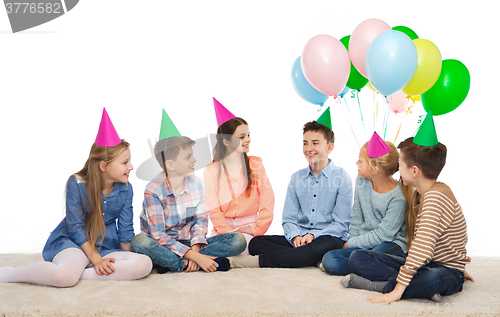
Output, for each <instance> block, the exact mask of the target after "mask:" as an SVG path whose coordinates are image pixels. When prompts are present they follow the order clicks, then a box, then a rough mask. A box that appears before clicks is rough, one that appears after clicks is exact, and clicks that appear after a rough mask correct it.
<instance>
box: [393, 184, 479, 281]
mask: <svg viewBox="0 0 500 317" xmlns="http://www.w3.org/2000/svg"><path fill="white" fill-rule="evenodd" d="M419 202H420V195H419V194H418V193H417V192H416V191H415V194H414V196H413V212H414V214H416V215H417V219H416V226H415V234H414V236H413V242H412V243H411V246H410V250H409V251H408V257H407V258H406V263H405V264H404V265H403V266H402V267H401V268H400V270H399V274H398V277H397V281H398V282H399V283H401V284H403V285H405V286H408V284H409V283H410V281H411V279H412V278H413V276H414V275H415V274H416V273H417V271H418V270H419V269H420V268H422V267H423V266H424V265H426V264H428V263H429V262H431V261H432V262H434V263H437V264H440V265H444V266H446V267H449V268H452V269H457V270H459V271H461V272H465V264H467V263H469V262H470V258H469V257H468V256H467V251H466V249H465V245H466V244H467V225H466V223H465V217H464V215H463V213H462V208H461V207H460V204H459V203H458V202H457V200H456V198H455V196H454V195H453V192H452V191H451V189H450V188H449V187H448V186H447V185H446V184H443V183H440V182H436V183H435V184H434V185H433V186H432V187H431V188H430V189H429V191H428V192H426V193H425V195H424V196H423V198H422V201H421V202H420V203H419Z"/></svg>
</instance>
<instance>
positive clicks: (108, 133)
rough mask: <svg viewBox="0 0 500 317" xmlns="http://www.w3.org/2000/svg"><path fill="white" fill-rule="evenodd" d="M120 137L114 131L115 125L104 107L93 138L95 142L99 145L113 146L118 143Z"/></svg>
mask: <svg viewBox="0 0 500 317" xmlns="http://www.w3.org/2000/svg"><path fill="white" fill-rule="evenodd" d="M120 142H121V139H120V137H119V136H118V133H116V130H115V127H114V126H113V123H112V122H111V119H110V118H109V116H108V112H107V111H106V108H103V110H102V118H101V124H100V125H99V132H97V137H96V138H95V144H97V145H99V146H115V145H118V144H120Z"/></svg>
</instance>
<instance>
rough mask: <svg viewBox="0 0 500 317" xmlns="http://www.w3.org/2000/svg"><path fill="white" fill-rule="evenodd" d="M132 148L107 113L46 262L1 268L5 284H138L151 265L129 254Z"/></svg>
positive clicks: (71, 188)
mask: <svg viewBox="0 0 500 317" xmlns="http://www.w3.org/2000/svg"><path fill="white" fill-rule="evenodd" d="M132 169H133V167H132V164H131V163H130V150H129V144H128V143H127V142H126V141H125V140H121V139H120V138H119V137H118V133H116V130H115V128H114V126H113V124H112V123H111V120H110V119H109V116H108V113H107V112H106V109H104V110H103V114H102V119H101V124H100V126H99V132H98V134H97V137H96V140H95V143H94V144H93V145H92V147H91V149H90V155H89V158H88V160H87V162H86V163H85V165H84V167H83V168H82V170H81V171H79V172H78V173H76V174H73V175H72V176H71V177H70V178H69V180H68V183H67V185H66V217H65V218H64V219H63V220H62V221H61V222H60V223H59V225H58V226H57V227H56V229H55V230H54V231H52V233H51V234H50V236H49V239H48V240H47V243H46V244H45V247H44V249H43V253H42V255H43V258H44V260H45V261H46V262H40V263H34V264H31V265H27V266H23V267H19V268H5V267H4V268H0V282H25V283H33V284H39V285H49V286H56V287H70V286H73V285H75V284H76V283H77V282H78V281H79V280H81V279H82V280H133V279H139V278H142V277H144V276H146V275H148V274H149V272H150V271H151V268H152V263H151V260H150V259H149V258H148V257H147V256H144V255H141V254H136V253H132V252H127V251H130V241H131V240H132V238H133V237H134V228H133V224H132V219H133V210H132V196H133V191H132V185H131V184H130V183H129V182H128V177H129V173H130V171H131V170H132Z"/></svg>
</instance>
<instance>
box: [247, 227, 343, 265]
mask: <svg viewBox="0 0 500 317" xmlns="http://www.w3.org/2000/svg"><path fill="white" fill-rule="evenodd" d="M343 245H344V241H342V240H341V239H340V238H337V237H333V236H329V235H324V236H319V237H317V238H315V239H314V240H313V241H312V242H311V243H308V244H306V245H303V246H301V247H298V248H294V247H293V245H291V244H290V243H289V242H288V240H287V239H286V238H285V237H284V236H278V235H271V236H257V237H253V238H252V240H250V243H249V244H248V252H249V253H250V254H251V255H259V267H283V268H298V267H306V266H316V265H317V264H318V262H319V261H320V260H321V258H322V257H323V255H324V254H325V253H326V252H328V251H330V250H333V249H338V248H342V246H343Z"/></svg>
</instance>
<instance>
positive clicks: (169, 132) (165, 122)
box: [159, 109, 181, 140]
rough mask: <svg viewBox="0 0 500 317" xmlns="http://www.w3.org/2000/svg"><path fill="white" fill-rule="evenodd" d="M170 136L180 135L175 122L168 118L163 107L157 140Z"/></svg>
mask: <svg viewBox="0 0 500 317" xmlns="http://www.w3.org/2000/svg"><path fill="white" fill-rule="evenodd" d="M172 136H181V134H180V132H179V130H177V128H176V127H175V124H174V123H173V122H172V119H170V117H169V116H168V114H167V112H166V111H165V109H163V115H162V116H161V128H160V138H159V140H163V139H166V138H170V137H172Z"/></svg>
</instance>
